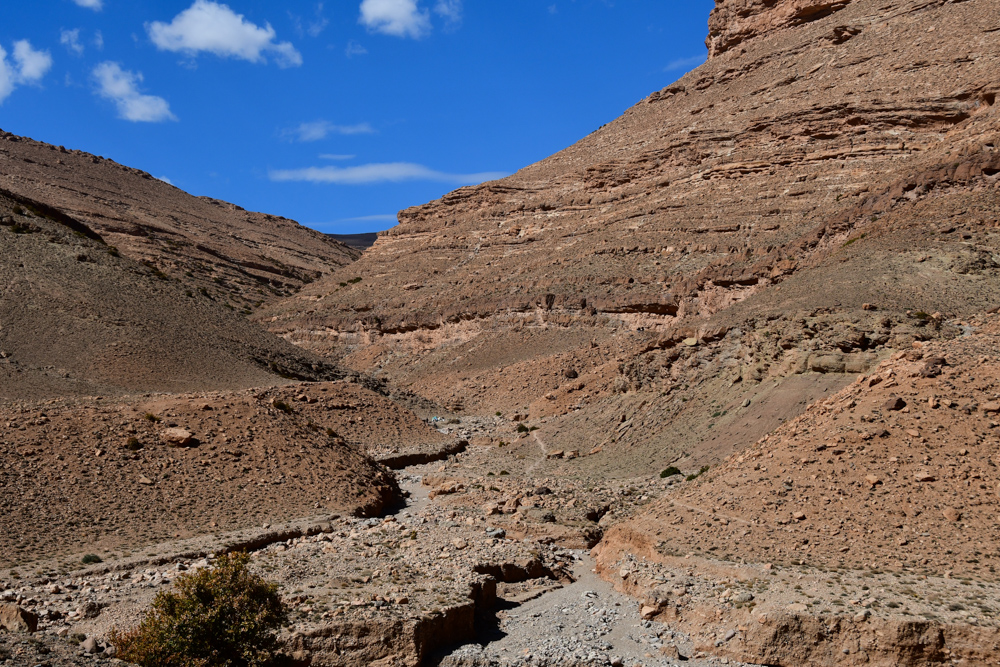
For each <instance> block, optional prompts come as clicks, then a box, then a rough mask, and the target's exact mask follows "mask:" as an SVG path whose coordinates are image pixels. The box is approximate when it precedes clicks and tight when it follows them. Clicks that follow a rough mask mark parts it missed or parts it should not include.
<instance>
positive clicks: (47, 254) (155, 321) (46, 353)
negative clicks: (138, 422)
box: [0, 190, 344, 400]
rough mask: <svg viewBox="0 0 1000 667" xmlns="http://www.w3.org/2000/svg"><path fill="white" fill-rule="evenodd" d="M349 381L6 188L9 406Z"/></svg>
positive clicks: (2, 203)
mask: <svg viewBox="0 0 1000 667" xmlns="http://www.w3.org/2000/svg"><path fill="white" fill-rule="evenodd" d="M343 375H344V373H343V372H341V371H338V370H337V369H336V368H334V367H333V366H332V365H330V364H328V363H325V362H322V361H321V360H319V359H317V358H316V357H314V356H312V355H311V354H309V353H307V352H304V351H302V350H301V349H298V348H295V347H294V346H292V345H289V344H288V343H286V342H284V341H282V340H280V339H278V338H276V337H274V336H272V335H271V334H269V333H267V332H266V331H263V330H262V329H260V327H258V326H257V325H255V324H253V323H251V322H248V321H247V320H246V318H245V317H244V316H241V315H239V314H237V313H235V312H233V311H232V310H231V309H227V308H224V307H223V306H222V304H220V303H219V302H217V301H216V300H215V299H213V298H211V297H210V296H205V295H204V294H202V293H200V292H198V291H196V290H195V289H194V288H193V287H185V286H184V285H183V284H181V283H179V282H177V281H175V280H170V279H169V278H167V277H166V276H164V275H162V274H160V273H158V272H157V271H156V270H155V269H151V268H150V267H147V266H145V265H143V264H141V263H139V262H135V261H133V260H131V259H129V258H127V257H124V256H121V255H120V254H119V253H118V252H117V251H116V250H115V249H114V248H112V247H110V246H109V245H107V244H106V243H104V241H103V240H102V239H101V238H100V236H98V235H97V234H95V233H94V232H93V231H92V230H91V229H89V228H88V227H87V226H85V225H83V224H82V223H80V222H79V221H77V220H74V219H72V218H69V217H66V216H63V215H62V214H60V213H58V212H57V211H54V210H52V209H48V208H46V207H44V205H41V204H38V203H37V202H31V201H30V200H27V199H25V198H19V197H15V196H13V195H9V194H6V193H5V192H4V191H2V190H0V399H2V400H30V399H37V398H44V397H50V396H56V395H96V394H106V393H121V392H143V391H192V390H206V389H235V388H246V387H251V386H257V385H269V384H276V383H281V382H286V381H287V380H283V377H286V378H287V377H292V376H294V377H302V378H309V377H331V378H332V377H341V376H343Z"/></svg>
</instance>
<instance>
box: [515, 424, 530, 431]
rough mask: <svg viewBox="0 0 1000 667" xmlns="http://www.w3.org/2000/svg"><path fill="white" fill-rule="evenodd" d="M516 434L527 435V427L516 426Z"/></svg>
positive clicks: (522, 425)
mask: <svg viewBox="0 0 1000 667" xmlns="http://www.w3.org/2000/svg"><path fill="white" fill-rule="evenodd" d="M517 432H518V433H527V432H528V427H527V426H525V425H524V424H518V425H517Z"/></svg>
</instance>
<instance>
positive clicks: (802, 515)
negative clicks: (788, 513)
mask: <svg viewBox="0 0 1000 667" xmlns="http://www.w3.org/2000/svg"><path fill="white" fill-rule="evenodd" d="M792 518H793V519H795V520H796V521H805V520H806V513H805V512H802V511H799V512H792Z"/></svg>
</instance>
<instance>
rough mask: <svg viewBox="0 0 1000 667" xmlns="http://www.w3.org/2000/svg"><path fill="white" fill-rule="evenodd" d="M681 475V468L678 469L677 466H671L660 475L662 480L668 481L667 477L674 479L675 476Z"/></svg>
mask: <svg viewBox="0 0 1000 667" xmlns="http://www.w3.org/2000/svg"><path fill="white" fill-rule="evenodd" d="M680 474H681V471H680V468H677V467H675V466H670V467H669V468H667V469H666V470H664V471H662V472H661V473H660V479H666V478H667V477H673V476H674V475H680Z"/></svg>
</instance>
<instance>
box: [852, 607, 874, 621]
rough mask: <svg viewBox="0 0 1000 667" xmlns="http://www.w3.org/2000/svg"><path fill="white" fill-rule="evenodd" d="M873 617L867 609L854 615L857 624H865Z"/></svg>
mask: <svg viewBox="0 0 1000 667" xmlns="http://www.w3.org/2000/svg"><path fill="white" fill-rule="evenodd" d="M871 615H872V613H871V612H870V611H868V610H867V609H865V610H864V611H859V612H858V613H856V614H855V615H854V622H855V623H863V622H864V621H866V620H868V617H869V616H871Z"/></svg>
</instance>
